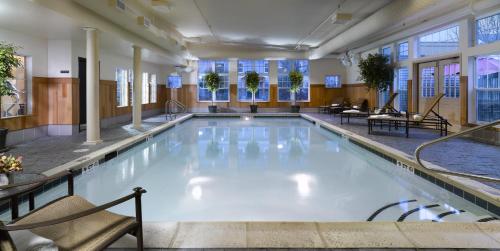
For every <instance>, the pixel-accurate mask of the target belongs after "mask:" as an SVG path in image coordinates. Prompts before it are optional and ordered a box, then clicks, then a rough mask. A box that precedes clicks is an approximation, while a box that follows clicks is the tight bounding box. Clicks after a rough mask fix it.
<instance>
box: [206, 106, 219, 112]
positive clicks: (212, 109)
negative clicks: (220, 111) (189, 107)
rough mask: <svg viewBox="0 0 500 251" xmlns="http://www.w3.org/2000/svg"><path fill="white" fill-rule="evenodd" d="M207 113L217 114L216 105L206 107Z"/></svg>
mask: <svg viewBox="0 0 500 251" xmlns="http://www.w3.org/2000/svg"><path fill="white" fill-rule="evenodd" d="M208 112H210V113H217V106H216V105H209V106H208Z"/></svg>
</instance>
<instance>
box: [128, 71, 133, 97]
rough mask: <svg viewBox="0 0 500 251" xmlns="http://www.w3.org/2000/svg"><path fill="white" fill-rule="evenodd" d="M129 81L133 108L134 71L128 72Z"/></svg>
mask: <svg viewBox="0 0 500 251" xmlns="http://www.w3.org/2000/svg"><path fill="white" fill-rule="evenodd" d="M128 80H129V85H130V88H129V95H128V96H129V99H130V104H131V106H134V71H133V70H130V69H129V70H128Z"/></svg>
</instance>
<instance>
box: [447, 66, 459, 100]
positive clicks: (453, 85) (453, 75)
mask: <svg viewBox="0 0 500 251" xmlns="http://www.w3.org/2000/svg"><path fill="white" fill-rule="evenodd" d="M444 96H445V97H447V98H458V97H460V65H459V64H447V65H445V66H444Z"/></svg>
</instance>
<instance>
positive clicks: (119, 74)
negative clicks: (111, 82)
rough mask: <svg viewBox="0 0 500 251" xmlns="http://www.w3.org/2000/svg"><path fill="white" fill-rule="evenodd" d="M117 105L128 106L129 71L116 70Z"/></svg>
mask: <svg viewBox="0 0 500 251" xmlns="http://www.w3.org/2000/svg"><path fill="white" fill-rule="evenodd" d="M116 105H117V106H118V107H124V106H127V105H128V71H127V70H124V69H116Z"/></svg>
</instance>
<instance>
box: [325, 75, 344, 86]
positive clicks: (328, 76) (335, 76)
mask: <svg viewBox="0 0 500 251" xmlns="http://www.w3.org/2000/svg"><path fill="white" fill-rule="evenodd" d="M327 78H337V80H336V81H335V82H337V84H336V85H335V86H329V85H328V84H327V83H328V81H327ZM325 88H326V89H339V88H342V76H340V74H328V75H325Z"/></svg>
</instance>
